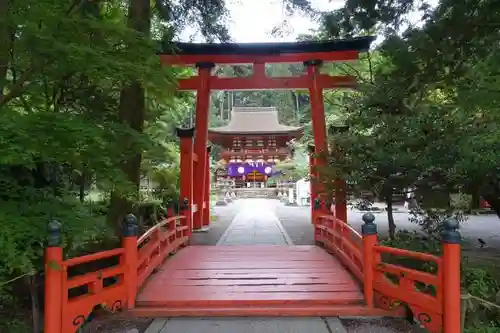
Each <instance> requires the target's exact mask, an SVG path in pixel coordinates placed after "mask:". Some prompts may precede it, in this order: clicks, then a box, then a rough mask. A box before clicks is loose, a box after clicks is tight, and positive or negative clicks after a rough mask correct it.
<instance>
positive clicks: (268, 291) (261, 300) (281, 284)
mask: <svg viewBox="0 0 500 333" xmlns="http://www.w3.org/2000/svg"><path fill="white" fill-rule="evenodd" d="M361 303H363V294H362V292H361V290H360V286H359V285H358V284H357V283H356V282H355V281H354V279H353V277H352V276H351V275H350V274H349V273H348V272H347V270H346V269H345V268H344V267H343V266H342V265H341V264H340V263H339V261H338V260H336V259H335V258H334V257H332V256H331V255H329V254H328V253H327V252H326V251H324V250H323V249H321V248H319V247H315V246H292V247H289V246H272V245H271V246H268V245H262V246H260V245H254V246H189V247H187V248H185V249H183V250H181V251H179V253H177V254H176V255H175V256H174V257H172V258H170V259H169V260H168V261H167V262H166V263H165V264H164V266H163V267H162V268H161V269H160V271H159V272H157V273H156V274H155V275H153V276H152V277H151V278H150V279H149V281H148V282H146V283H145V285H144V288H143V289H142V290H141V291H140V293H139V295H138V298H137V307H139V308H141V307H162V308H167V309H170V310H172V311H173V310H174V309H175V308H196V307H197V308H207V309H208V308H211V307H228V308H234V307H240V306H251V305H254V306H257V305H258V306H266V305H280V304H287V305H292V304H294V305H296V306H314V305H321V306H326V305H333V304H337V305H346V304H353V305H359V304H361ZM186 310H187V309H184V310H183V311H186ZM179 311H180V310H179ZM231 311H232V310H231ZM248 311H250V310H248ZM294 311H295V310H294ZM174 312H175V311H174ZM181 312H182V311H181ZM182 313H185V312H182ZM228 315H229V314H228Z"/></svg>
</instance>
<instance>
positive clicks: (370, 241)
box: [361, 213, 378, 307]
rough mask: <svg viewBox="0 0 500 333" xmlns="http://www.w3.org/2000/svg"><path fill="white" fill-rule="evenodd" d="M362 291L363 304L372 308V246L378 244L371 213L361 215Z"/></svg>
mask: <svg viewBox="0 0 500 333" xmlns="http://www.w3.org/2000/svg"><path fill="white" fill-rule="evenodd" d="M363 222H364V224H363V226H362V227H361V233H362V235H363V290H364V294H365V302H366V305H367V306H368V307H373V278H374V269H375V267H374V265H375V263H374V253H373V246H374V245H376V244H377V242H378V237H377V235H378V233H377V225H376V224H375V215H373V214H372V213H366V214H363Z"/></svg>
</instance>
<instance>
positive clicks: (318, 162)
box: [304, 60, 329, 223]
mask: <svg viewBox="0 0 500 333" xmlns="http://www.w3.org/2000/svg"><path fill="white" fill-rule="evenodd" d="M322 65H323V61H322V60H309V61H305V62H304V66H305V67H306V68H307V76H308V79H309V96H310V97H309V98H310V100H311V121H312V130H313V136H314V155H315V158H314V166H315V167H318V168H321V167H324V166H326V156H327V154H328V143H327V133H326V120H325V106H324V101H323V87H322V86H321V84H320V76H321V74H320V68H321V66H322ZM315 175H316V176H317V177H316V179H317V181H316V182H315V184H313V185H312V186H311V206H312V209H313V211H314V212H315V213H322V214H328V213H329V208H328V207H326V203H325V198H324V195H323V196H321V193H322V192H323V186H321V183H320V182H319V178H320V177H318V175H319V172H315ZM318 200H319V202H318ZM311 218H312V219H313V220H314V215H313V216H312V217H311ZM313 223H314V221H313Z"/></svg>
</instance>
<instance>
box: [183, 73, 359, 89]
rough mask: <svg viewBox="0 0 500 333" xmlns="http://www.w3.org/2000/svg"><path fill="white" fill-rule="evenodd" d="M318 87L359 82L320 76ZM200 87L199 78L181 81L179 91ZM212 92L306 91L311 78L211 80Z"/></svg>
mask: <svg viewBox="0 0 500 333" xmlns="http://www.w3.org/2000/svg"><path fill="white" fill-rule="evenodd" d="M317 84H318V86H319V87H321V88H322V89H334V88H349V89H350V88H356V87H357V86H358V83H357V80H356V78H355V77H353V76H330V75H325V74H319V75H318V82H317ZM199 87H200V80H199V77H198V76H193V77H190V78H187V79H181V80H179V88H178V89H179V90H197V89H199ZM210 88H211V89H212V90H241V91H244V90H306V89H308V88H309V78H308V77H307V76H305V75H303V76H295V77H267V76H257V75H252V76H248V77H217V76H212V77H211V78H210Z"/></svg>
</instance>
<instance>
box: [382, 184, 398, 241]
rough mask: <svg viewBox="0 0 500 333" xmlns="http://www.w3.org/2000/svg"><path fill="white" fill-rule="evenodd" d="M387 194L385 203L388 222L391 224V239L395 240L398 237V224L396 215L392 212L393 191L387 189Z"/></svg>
mask: <svg viewBox="0 0 500 333" xmlns="http://www.w3.org/2000/svg"><path fill="white" fill-rule="evenodd" d="M384 193H385V203H386V204H387V221H388V222H389V237H390V238H391V239H394V238H395V237H396V223H395V222H394V214H393V211H392V204H393V198H392V194H393V193H392V189H390V188H389V189H386V190H385V191H384Z"/></svg>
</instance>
